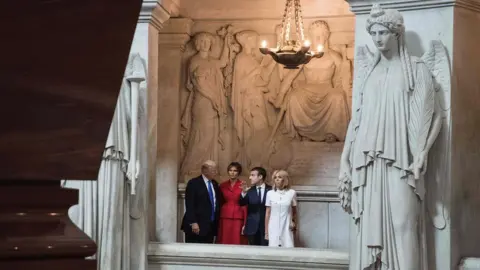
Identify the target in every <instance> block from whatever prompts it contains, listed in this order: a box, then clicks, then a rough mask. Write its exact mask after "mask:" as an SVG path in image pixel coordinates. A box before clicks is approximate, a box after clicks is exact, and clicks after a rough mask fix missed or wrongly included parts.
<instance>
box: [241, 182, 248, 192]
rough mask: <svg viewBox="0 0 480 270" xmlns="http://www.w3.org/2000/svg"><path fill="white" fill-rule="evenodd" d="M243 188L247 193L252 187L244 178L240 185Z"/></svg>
mask: <svg viewBox="0 0 480 270" xmlns="http://www.w3.org/2000/svg"><path fill="white" fill-rule="evenodd" d="M240 187H241V188H242V192H243V193H247V191H248V190H249V189H250V187H249V186H248V185H247V181H245V180H243V181H242V185H241V186H240Z"/></svg>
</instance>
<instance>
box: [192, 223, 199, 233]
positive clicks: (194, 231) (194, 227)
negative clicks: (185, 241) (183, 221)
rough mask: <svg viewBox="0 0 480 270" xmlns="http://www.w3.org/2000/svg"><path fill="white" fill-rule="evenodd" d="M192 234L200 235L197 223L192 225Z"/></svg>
mask: <svg viewBox="0 0 480 270" xmlns="http://www.w3.org/2000/svg"><path fill="white" fill-rule="evenodd" d="M191 226H192V232H193V233H194V234H199V233H200V227H199V226H198V223H192V225H191Z"/></svg>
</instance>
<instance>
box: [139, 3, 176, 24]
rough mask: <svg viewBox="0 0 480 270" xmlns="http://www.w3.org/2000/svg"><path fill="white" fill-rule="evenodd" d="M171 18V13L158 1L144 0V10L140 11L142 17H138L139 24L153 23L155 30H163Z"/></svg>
mask: <svg viewBox="0 0 480 270" xmlns="http://www.w3.org/2000/svg"><path fill="white" fill-rule="evenodd" d="M169 18H170V12H168V10H167V9H165V8H164V7H163V5H162V4H160V1H158V0H144V1H143V3H142V9H141V10H140V16H139V17H138V22H139V23H151V24H152V25H153V26H154V27H155V28H157V29H161V28H162V25H163V23H164V22H166V21H167V20H168V19H169Z"/></svg>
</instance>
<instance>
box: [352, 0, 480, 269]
mask: <svg viewBox="0 0 480 270" xmlns="http://www.w3.org/2000/svg"><path fill="white" fill-rule="evenodd" d="M348 2H349V3H350V6H351V10H352V12H354V13H355V14H356V30H355V43H356V46H359V45H363V44H367V45H369V46H370V47H371V48H373V44H372V41H371V38H370V36H369V35H368V33H367V32H366V30H365V22H366V18H367V17H368V14H369V12H370V8H371V5H372V4H373V3H380V4H381V5H382V7H383V8H392V9H397V10H399V11H401V12H402V14H403V16H404V19H405V26H406V31H407V33H406V38H407V47H408V50H409V52H410V54H411V55H414V56H421V55H422V54H423V53H424V52H425V51H427V50H428V49H429V42H430V41H431V40H441V41H442V42H443V43H444V45H445V46H446V47H447V49H448V51H449V56H450V64H451V72H452V85H451V91H450V93H449V95H448V96H447V98H446V100H445V104H446V106H445V108H444V109H445V110H446V111H447V116H446V118H445V119H444V121H443V127H442V131H441V133H440V135H439V137H438V139H437V141H436V143H435V145H434V147H433V148H432V150H431V152H430V156H429V162H428V173H427V175H426V188H427V199H426V201H427V208H428V214H429V216H431V218H429V220H428V221H427V236H428V237H427V239H428V246H427V249H428V269H437V270H443V269H445V270H447V269H457V267H458V265H459V263H460V259H461V258H462V257H472V256H473V257H479V256H480V241H479V240H478V239H480V230H479V229H478V228H480V215H479V214H478V212H479V211H480V210H479V209H480V185H479V184H478V181H479V180H478V179H480V166H478V164H479V163H480V154H479V149H480V140H479V139H478V134H479V133H478V131H477V130H479V129H480V106H478V105H477V104H478V100H480V88H479V85H480V76H478V72H479V70H480V57H479V56H478V55H479V53H478V45H479V44H480V30H479V28H478V27H477V26H478V25H480V2H479V1H454V0H450V1H447V0H438V1H437V0H419V1H400V0H397V1H395V0H394V1H392V0H390V1H373V0H370V1H365V0H363V1H362V0H349V1H348Z"/></svg>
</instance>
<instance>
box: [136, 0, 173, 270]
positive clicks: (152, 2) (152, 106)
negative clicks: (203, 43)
mask: <svg viewBox="0 0 480 270" xmlns="http://www.w3.org/2000/svg"><path fill="white" fill-rule="evenodd" d="M169 17H170V14H169V12H168V11H167V10H166V9H165V8H164V7H163V6H161V5H160V3H159V2H157V0H145V1H143V4H142V9H141V11H140V16H139V18H138V23H137V27H136V29H135V36H134V38H133V41H132V47H131V49H130V53H139V54H140V56H141V57H142V59H143V60H145V62H146V64H147V85H146V87H147V94H146V95H147V96H146V97H144V96H142V100H146V106H145V108H147V118H148V120H147V123H143V122H142V123H141V124H140V129H141V131H140V133H139V134H140V137H139V140H147V141H146V143H145V142H140V143H139V145H141V146H142V147H145V146H146V147H145V148H144V149H143V150H147V151H141V155H145V156H146V158H145V156H144V157H142V158H141V159H142V160H147V162H146V164H141V170H142V171H144V170H146V175H145V176H144V177H142V178H141V182H139V183H138V185H137V195H135V196H132V197H130V201H131V207H132V209H133V212H132V215H131V217H132V218H130V219H129V220H130V232H131V233H130V246H131V248H130V254H131V256H130V269H138V270H144V269H147V268H148V263H147V258H146V254H147V247H148V242H149V240H150V239H151V238H152V237H151V236H150V234H152V235H154V229H153V228H154V225H153V224H154V222H153V220H154V216H155V215H154V209H155V208H154V204H153V205H152V204H151V203H150V201H151V199H150V198H152V197H153V198H155V196H152V195H151V194H152V193H153V194H155V190H154V187H155V185H152V184H151V183H152V182H154V181H152V180H151V179H152V178H153V179H155V160H156V153H157V151H156V133H154V132H151V127H152V126H153V127H156V121H157V111H156V108H157V101H156V98H155V97H156V91H152V89H156V86H157V81H156V79H157V76H156V75H155V71H156V70H157V68H156V67H157V66H158V57H156V55H157V52H156V50H157V38H156V36H157V35H158V32H159V31H160V29H161V28H162V25H163V23H164V22H165V21H167V20H168V19H169ZM140 87H141V88H142V89H143V88H144V87H145V85H143V83H142V84H141V85H140ZM142 91H144V90H142ZM142 95H144V94H143V93H142ZM152 95H153V96H152ZM142 107H144V106H142ZM152 213H153V215H152Z"/></svg>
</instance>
